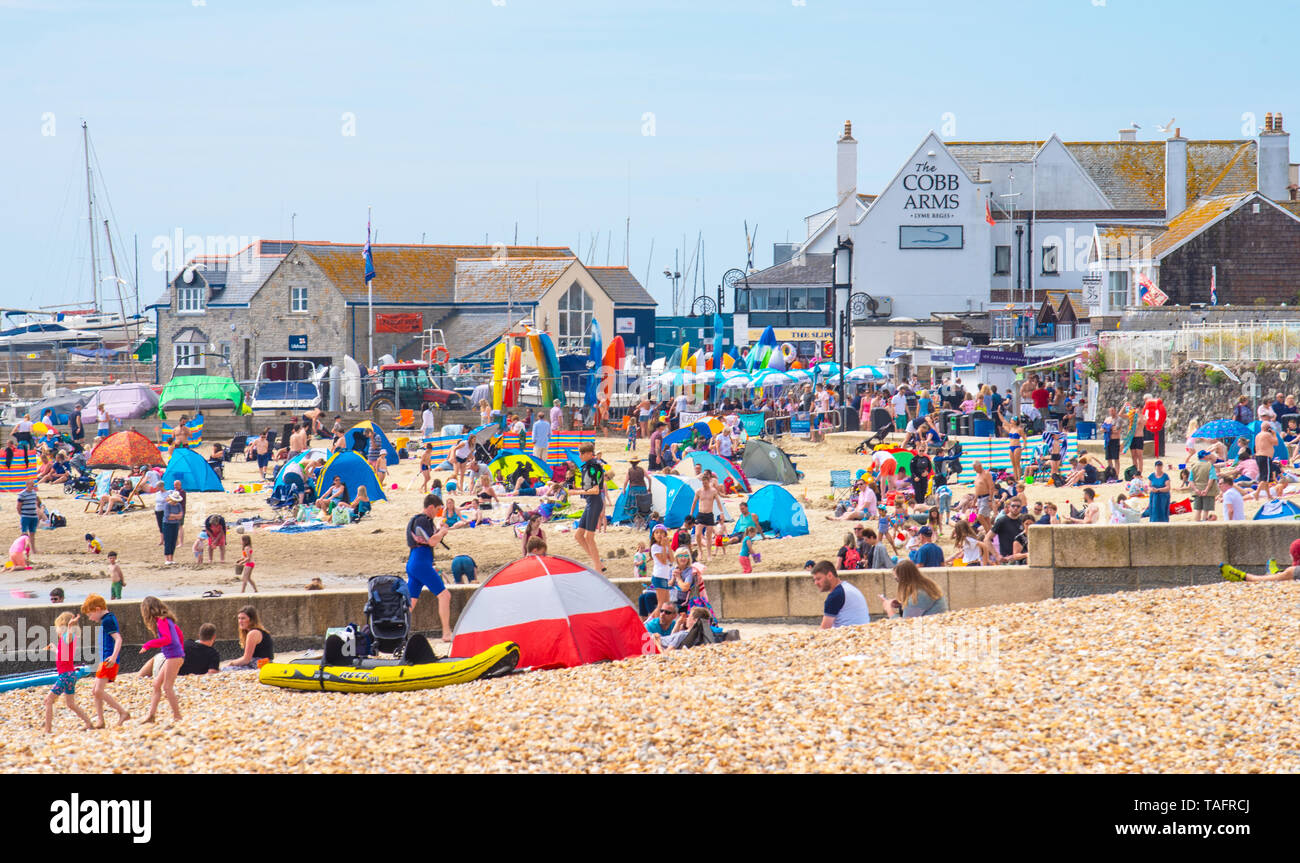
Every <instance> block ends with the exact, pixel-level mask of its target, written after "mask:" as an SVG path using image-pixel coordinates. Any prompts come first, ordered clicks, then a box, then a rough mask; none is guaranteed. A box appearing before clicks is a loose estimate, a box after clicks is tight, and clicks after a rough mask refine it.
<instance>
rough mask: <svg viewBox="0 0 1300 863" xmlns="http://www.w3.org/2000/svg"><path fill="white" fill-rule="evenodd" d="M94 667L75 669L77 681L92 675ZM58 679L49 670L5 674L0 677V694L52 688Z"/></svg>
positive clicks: (57, 675)
mask: <svg viewBox="0 0 1300 863" xmlns="http://www.w3.org/2000/svg"><path fill="white" fill-rule="evenodd" d="M94 672H95V666H93V665H82V666H80V667H79V668H77V679H78V680H80V679H81V678H83V677H85V676H87V675H89V674H93V673H94ZM58 679H59V673H58V672H57V671H54V670H53V669H50V670H48V671H29V672H25V673H23V674H5V675H3V676H0V692H9V691H11V690H14V689H28V688H30V687H32V686H53V685H54V681H56V680H58Z"/></svg>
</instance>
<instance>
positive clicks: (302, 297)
mask: <svg viewBox="0 0 1300 863" xmlns="http://www.w3.org/2000/svg"><path fill="white" fill-rule="evenodd" d="M289 311H291V312H305V311H307V288H306V286H302V287H299V286H296V285H295V286H294V287H291V288H289Z"/></svg>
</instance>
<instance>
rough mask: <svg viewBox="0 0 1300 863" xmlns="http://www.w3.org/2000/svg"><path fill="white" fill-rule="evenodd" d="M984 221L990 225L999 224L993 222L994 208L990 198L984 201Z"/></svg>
mask: <svg viewBox="0 0 1300 863" xmlns="http://www.w3.org/2000/svg"><path fill="white" fill-rule="evenodd" d="M984 221H986V222H988V223H989V224H990V225H996V224H997V222H995V221H993V206H992V205H991V204H990V203H989V199H988V198H985V199H984Z"/></svg>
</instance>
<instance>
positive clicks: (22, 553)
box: [9, 533, 32, 569]
mask: <svg viewBox="0 0 1300 863" xmlns="http://www.w3.org/2000/svg"><path fill="white" fill-rule="evenodd" d="M31 553H32V538H31V537H30V536H28V535H27V534H25V533H20V534H18V538H17V539H15V540H14V542H13V545H11V546H9V565H10V566H11V567H12V568H14V569H31V568H32V564H31V562H30V561H29V560H28V559H27V556H28V555H30V554H31Z"/></svg>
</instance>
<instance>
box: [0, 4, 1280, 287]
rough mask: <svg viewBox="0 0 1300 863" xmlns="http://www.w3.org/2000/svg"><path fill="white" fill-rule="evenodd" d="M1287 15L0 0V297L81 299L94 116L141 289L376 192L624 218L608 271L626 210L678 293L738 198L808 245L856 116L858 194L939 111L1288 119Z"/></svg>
mask: <svg viewBox="0 0 1300 863" xmlns="http://www.w3.org/2000/svg"><path fill="white" fill-rule="evenodd" d="M198 2H202V4H203V5H195V4H196V3H198ZM1298 19H1300V13H1297V12H1296V11H1295V8H1294V7H1293V6H1292V5H1291V4H1289V3H1286V2H1252V3H1249V4H1242V5H1237V6H1233V5H1230V4H1225V3H1223V2H1189V0H1180V2H1154V0H1141V2H1139V0H1105V2H1104V4H1103V3H1101V2H1100V0H1038V2H1031V0H982V2H972V0H955V2H929V3H926V2H918V0H913V2H866V0H862V2H829V0H806V3H804V2H802V0H794V2H791V0H733V2H708V0H689V2H688V0H656V2H650V0H640V2H636V0H620V2H613V0H607V2H558V0H557V2H541V0H504V2H502V0H497V2H496V3H495V4H494V3H493V2H492V0H463V2H462V0H456V2H453V0H429V2H410V3H407V2H374V3H356V2H346V3H343V2H322V0H313V2H271V0H265V2H261V3H253V2H235V0H156V2H146V0H139V2H125V0H119V2H113V0H95V2H91V0H82V2H73V0H69V2H59V0H49V2H39V0H0V74H2V76H3V77H2V78H0V107H2V108H3V110H0V141H3V151H2V152H3V159H2V160H0V304H7V305H26V304H37V303H39V304H46V303H52V302H73V301H77V300H83V299H85V298H86V297H88V296H89V293H90V287H89V283H90V278H89V275H88V264H87V260H88V250H87V244H88V240H87V236H86V216H85V188H84V182H85V176H84V173H83V169H82V152H81V137H80V129H79V125H80V120H81V119H82V118H85V119H86V120H87V121H88V122H89V123H90V128H91V139H92V143H93V145H94V147H95V150H96V152H97V155H98V161H99V164H100V166H101V168H102V170H103V179H104V181H105V182H106V184H107V187H108V192H109V199H110V201H111V204H112V207H113V215H114V216H115V217H116V218H115V225H114V228H115V230H116V231H117V232H119V233H120V235H121V236H122V238H123V239H124V241H125V245H126V249H125V251H126V253H127V255H128V257H129V256H130V254H131V251H130V244H131V238H132V235H133V234H138V235H139V238H140V262H141V282H142V284H143V288H142V294H143V295H144V300H145V301H146V302H147V301H150V300H152V299H153V298H155V297H156V296H157V295H158V293H159V292H160V289H161V286H162V284H163V280H164V275H163V273H162V272H160V271H156V270H155V269H154V268H153V261H152V258H153V257H154V255H153V247H154V241H155V237H160V236H171V235H172V233H173V232H174V231H175V230H176V229H177V228H179V229H181V230H183V231H184V232H185V234H186V235H199V236H203V235H223V236H224V235H232V234H233V235H248V236H261V237H264V238H268V239H269V238H279V237H284V238H286V239H287V238H288V236H289V231H290V214H291V213H297V221H296V233H297V237H298V238H299V239H321V240H332V241H336V242H360V241H361V240H363V239H364V237H365V218H366V206H367V205H373V207H374V222H375V226H376V228H377V230H378V232H379V236H378V241H379V242H419V240H420V237H421V234H422V233H423V234H426V235H427V240H428V242H444V243H445V242H481V241H482V240H483V239H484V236H485V235H486V236H487V237H488V238H489V239H490V240H491V241H494V242H495V241H501V240H504V241H507V242H509V241H511V240H513V238H514V231H515V225H516V223H517V224H518V232H519V239H520V241H521V242H523V241H528V242H531V241H532V240H533V239H534V237H540V240H541V242H542V243H543V244H549V245H566V246H570V247H572V248H574V249H575V250H579V248H578V247H579V243H580V242H581V249H580V250H579V251H580V254H581V255H582V256H583V258H584V260H587V262H588V263H596V264H603V263H605V261H606V247H607V245H606V244H607V238H608V237H609V234H610V232H613V243H612V247H611V253H610V258H611V260H612V261H613V262H614V263H621V261H622V257H623V237H624V220H625V218H626V217H627V216H628V215H629V214H630V216H631V220H632V224H631V235H632V241H631V264H632V270H633V272H634V273H635V274H636V275H637V278H639V279H643V280H644V279H645V277H646V271H647V265H649V270H650V279H649V284H648V287H649V288H650V289H651V291H653V292H654V293H655V294H656V296H658V297H659V298H660V299H661V301H666V299H667V297H668V285H667V281H666V280H665V279H664V277H663V275H662V272H663V269H664V268H665V266H669V265H671V264H672V260H673V250H674V249H675V248H677V247H680V246H681V245H682V236H683V234H685V235H686V238H687V239H686V244H687V246H688V247H691V248H693V247H694V244H695V239H696V236H697V234H698V233H699V232H701V231H702V232H703V236H704V246H705V261H704V263H705V269H704V276H705V282H706V283H707V284H708V285H709V286H710V288H712V287H713V286H715V285H716V284H717V282H718V280H719V278H720V276H721V273H722V272H723V270H725V269H726V268H728V267H732V266H738V265H741V264H743V262H744V233H743V227H742V222H743V221H744V220H746V219H747V220H748V221H749V224H750V226H751V227H752V226H754V225H755V224H757V225H758V249H757V255H756V263H757V264H758V265H759V266H765V265H767V264H768V263H770V261H771V244H772V242H774V241H783V240H785V239H786V238H787V235H788V236H789V237H790V238H791V239H798V238H801V236H802V229H803V228H802V221H801V220H802V218H803V216H805V215H807V214H809V213H811V212H814V211H817V210H820V209H822V208H825V207H828V206H830V205H831V204H833V202H834V161H833V160H834V141H835V138H836V137H837V135H838V134H839V131H840V129H841V128H842V126H843V123H844V120H846V119H851V120H852V121H853V128H854V133H855V136H856V137H857V138H858V139H859V140H860V141H861V145H860V149H859V159H860V190H861V191H868V192H874V191H877V190H878V189H879V187H880V186H881V185H882V184H883V183H885V182H887V181H888V180H889V178H890V177H892V176H893V174H894V172H895V171H896V170H897V169H898V167H899V165H900V163H901V161H902V160H903V159H904V158H906V157H907V156H908V155H909V154H910V152H911V151H912V149H913V148H914V147H915V146H916V145H917V144H918V143H919V141H920V140H921V138H922V136H923V135H924V134H925V133H926V132H927V131H928V130H930V129H935V130H937V131H942V127H943V124H944V115H945V114H946V113H951V114H952V115H953V118H954V120H955V127H956V128H955V135H953V136H949V137H955V138H956V139H965V140H969V139H1017V138H1020V139H1024V138H1040V137H1045V136H1046V135H1048V134H1050V133H1052V132H1057V133H1058V134H1060V135H1061V136H1062V138H1064V139H1065V140H1098V139H1101V140H1110V139H1113V138H1115V137H1116V130H1118V129H1119V128H1120V127H1123V126H1128V125H1129V124H1130V123H1131V122H1134V121H1136V122H1137V123H1139V124H1141V125H1142V126H1143V127H1144V128H1143V131H1142V132H1141V133H1140V135H1141V137H1144V138H1147V137H1155V136H1156V133H1155V129H1154V127H1155V126H1156V125H1157V124H1158V123H1164V122H1165V121H1167V120H1168V119H1169V118H1170V117H1171V116H1173V117H1176V118H1177V125H1179V126H1181V127H1182V130H1183V134H1184V135H1186V136H1189V137H1193V138H1235V137H1241V136H1242V134H1243V132H1242V126H1243V120H1242V115H1243V113H1246V112H1254V114H1255V115H1257V116H1258V118H1259V122H1260V123H1261V124H1262V118H1263V116H1264V113H1265V112H1266V111H1270V110H1280V111H1282V112H1284V114H1286V115H1287V116H1288V118H1290V119H1289V120H1288V126H1292V125H1296V124H1297V123H1300V103H1296V102H1294V101H1291V99H1292V98H1294V94H1296V93H1297V92H1300V87H1298V86H1297V84H1300V81H1298V80H1297V77H1298V76H1297V72H1296V65H1295V63H1294V60H1293V57H1294V51H1293V46H1292V42H1293V41H1294V34H1295V32H1296V24H1297V20H1298ZM349 112H350V114H351V115H352V116H354V118H355V122H354V128H353V130H354V131H355V134H351V135H348V134H344V132H346V131H349V129H348V128H345V125H346V117H345V114H348V113H349ZM647 114H651V115H653V134H645V132H647V131H649V129H648V128H647V126H648V121H647V120H646V119H644V118H645V117H646V115H647ZM49 115H52V117H53V123H54V126H53V130H52V131H53V132H54V134H52V135H51V134H48V132H50V131H51V129H50V128H49V126H50V123H49V121H50V116H49ZM1297 128H1300V127H1297ZM629 178H630V181H629ZM597 231H599V232H600V234H599V243H598V251H597V252H596V254H595V255H593V256H591V257H590V258H588V257H587V252H588V247H589V244H590V242H591V237H592V235H593V233H595V232H597ZM652 239H653V240H654V256H653V260H651V259H650V256H649V253H650V246H651V240H652ZM119 251H121V249H119ZM688 254H690V250H689V249H688ZM119 265H120V266H122V267H123V269H130V262H129V261H128V262H119ZM104 269H105V271H107V269H108V265H107V263H105V265H104ZM358 278H360V265H359V264H358ZM661 310H662V307H661Z"/></svg>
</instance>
